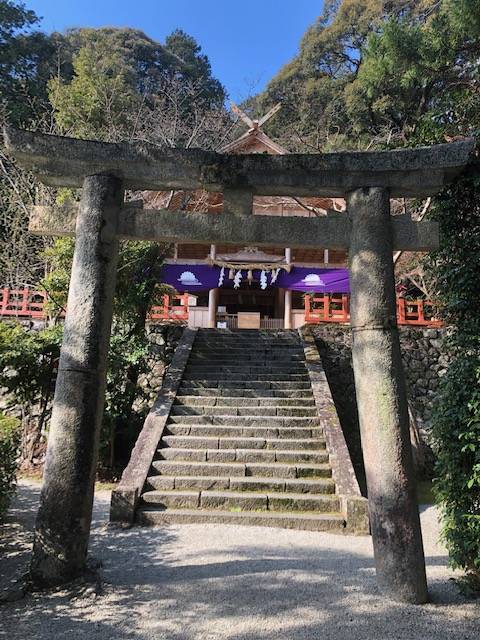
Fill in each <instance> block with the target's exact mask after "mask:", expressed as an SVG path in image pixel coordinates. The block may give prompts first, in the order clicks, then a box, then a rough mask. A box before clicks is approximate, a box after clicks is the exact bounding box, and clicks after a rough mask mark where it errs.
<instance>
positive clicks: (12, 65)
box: [0, 0, 55, 126]
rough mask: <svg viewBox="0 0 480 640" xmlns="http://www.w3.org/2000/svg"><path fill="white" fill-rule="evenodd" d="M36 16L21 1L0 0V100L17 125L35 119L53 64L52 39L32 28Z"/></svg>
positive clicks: (40, 110)
mask: <svg viewBox="0 0 480 640" xmlns="http://www.w3.org/2000/svg"><path fill="white" fill-rule="evenodd" d="M38 24H39V19H38V17H37V16H36V15H35V13H34V12H33V11H30V10H28V9H26V8H25V5H24V3H23V2H17V1H15V0H0V104H1V106H2V108H3V111H4V116H7V117H8V119H9V120H10V121H11V122H12V123H14V124H17V125H24V126H25V125H26V126H28V125H29V124H32V123H37V124H38V121H39V114H43V112H44V110H45V108H46V105H47V103H48V100H47V92H46V81H47V79H48V78H49V77H50V75H51V73H52V72H53V69H54V65H55V39H54V38H51V37H49V36H47V35H45V34H44V33H42V32H40V31H39V30H37V29H36V28H37V27H38Z"/></svg>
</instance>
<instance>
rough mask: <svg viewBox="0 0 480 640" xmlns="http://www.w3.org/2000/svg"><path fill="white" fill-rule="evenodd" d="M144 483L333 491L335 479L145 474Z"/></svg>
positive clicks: (173, 486)
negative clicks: (145, 479) (145, 481)
mask: <svg viewBox="0 0 480 640" xmlns="http://www.w3.org/2000/svg"><path fill="white" fill-rule="evenodd" d="M147 485H148V487H149V488H150V489H151V490H157V491H173V490H174V489H175V490H179V491H188V490H191V489H197V490H199V491H203V490H220V489H230V490H232V491H266V492H270V491H280V492H281V491H290V492H292V493H314V494H319V493H321V494H332V493H335V483H334V482H333V480H332V479H331V478H318V479H314V480H309V479H302V478H287V479H284V478H260V477H255V476H251V477H248V478H240V477H233V478H230V477H228V476H224V477H218V476H149V477H148V478H147Z"/></svg>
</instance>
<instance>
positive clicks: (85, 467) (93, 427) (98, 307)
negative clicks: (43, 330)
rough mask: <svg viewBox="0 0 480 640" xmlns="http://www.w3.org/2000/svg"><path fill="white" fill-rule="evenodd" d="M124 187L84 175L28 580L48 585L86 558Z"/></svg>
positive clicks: (66, 576)
mask: <svg viewBox="0 0 480 640" xmlns="http://www.w3.org/2000/svg"><path fill="white" fill-rule="evenodd" d="M122 202H123V188H122V183H121V181H120V180H119V179H118V178H115V177H111V176H108V175H93V176H89V177H87V178H85V181H84V183H83V190H82V200H81V203H80V208H79V212H78V217H77V231H76V243H75V253H74V257H73V265H72V275H71V280H70V288H69V292H68V302H67V313H66V316H65V329H64V336H63V343H62V349H61V353H60V364H59V367H58V374H57V384H56V387H55V397H54V401H53V412H52V420H51V425H50V432H49V437H48V449H47V459H46V464H45V470H44V476H43V487H42V493H41V497H40V507H39V510H38V515H37V520H36V525H35V537H34V546H33V559H32V563H31V575H32V578H33V580H34V582H35V583H36V584H38V585H45V586H52V585H56V584H58V583H60V582H65V581H68V580H70V579H72V578H75V577H76V576H77V575H79V574H80V573H81V572H82V571H83V569H84V567H85V561H86V557H87V550H88V540H89V534H90V522H91V519H92V504H93V491H94V484H95V471H96V464H97V455H98V445H99V437H100V426H101V422H102V416H103V407H104V401H105V377H106V366H107V352H108V344H109V339H110V327H111V322H112V307H113V294H114V290H115V279H116V269H117V258H118V239H117V225H118V219H119V211H120V207H121V205H122Z"/></svg>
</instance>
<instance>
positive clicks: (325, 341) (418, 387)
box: [312, 325, 448, 479]
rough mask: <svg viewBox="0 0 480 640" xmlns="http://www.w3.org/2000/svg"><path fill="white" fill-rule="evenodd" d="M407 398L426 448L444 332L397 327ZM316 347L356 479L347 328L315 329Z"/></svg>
mask: <svg viewBox="0 0 480 640" xmlns="http://www.w3.org/2000/svg"><path fill="white" fill-rule="evenodd" d="M399 330H400V344H401V349H402V356H403V364H404V370H405V375H406V379H407V388H408V395H409V400H410V404H411V407H412V408H413V410H414V414H415V418H416V420H417V424H418V427H419V431H420V434H421V436H422V438H423V440H424V442H425V443H426V444H427V445H428V443H429V439H430V429H431V411H432V404H433V401H434V399H435V397H436V395H437V391H438V385H439V379H440V377H441V376H442V375H444V373H445V372H446V367H447V364H448V360H447V358H446V356H445V355H444V354H443V353H442V337H443V335H444V331H445V330H444V329H430V328H423V327H419V328H417V327H399ZM312 331H313V333H314V335H315V339H316V343H317V346H318V349H319V351H320V354H321V356H322V360H323V363H324V367H325V371H326V374H327V377H328V381H329V383H330V388H331V390H332V395H333V398H334V400H335V405H336V407H337V412H338V415H339V418H340V422H341V424H342V427H343V430H344V433H345V437H346V439H347V443H348V447H349V450H350V455H351V457H352V460H353V463H354V465H355V470H356V472H357V476H358V475H359V476H360V479H361V478H362V477H363V462H362V455H361V445H360V431H359V425H358V416H357V403H356V399H355V383H354V378H353V368H352V353H351V348H352V334H351V330H350V327H346V326H333V325H316V326H313V327H312Z"/></svg>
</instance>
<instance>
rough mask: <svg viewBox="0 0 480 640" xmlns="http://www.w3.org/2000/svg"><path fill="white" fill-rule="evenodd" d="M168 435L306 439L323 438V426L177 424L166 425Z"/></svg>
mask: <svg viewBox="0 0 480 640" xmlns="http://www.w3.org/2000/svg"><path fill="white" fill-rule="evenodd" d="M166 435H177V436H200V437H204V436H214V437H218V438H222V437H225V438H250V437H254V438H265V439H282V440H283V439H286V440H292V439H293V440H295V439H306V438H323V436H324V433H323V429H322V428H321V427H311V428H310V427H305V428H303V427H238V426H231V425H208V424H192V425H190V424H175V423H170V424H168V425H167V426H166Z"/></svg>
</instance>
